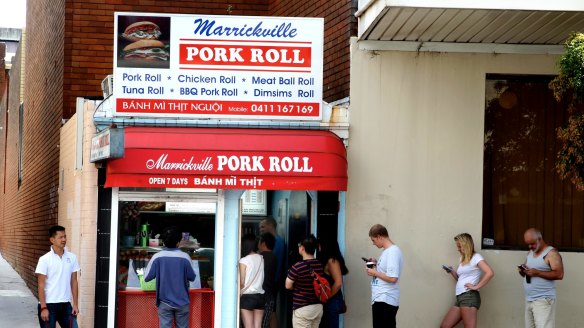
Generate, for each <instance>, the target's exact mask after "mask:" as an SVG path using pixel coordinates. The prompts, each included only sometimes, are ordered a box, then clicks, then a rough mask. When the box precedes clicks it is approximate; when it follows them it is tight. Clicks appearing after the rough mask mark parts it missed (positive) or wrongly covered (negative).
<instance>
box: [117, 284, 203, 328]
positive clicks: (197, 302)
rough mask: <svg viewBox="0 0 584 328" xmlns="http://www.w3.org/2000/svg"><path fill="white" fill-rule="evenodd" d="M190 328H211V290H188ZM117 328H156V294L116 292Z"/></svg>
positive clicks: (134, 291) (132, 291)
mask: <svg viewBox="0 0 584 328" xmlns="http://www.w3.org/2000/svg"><path fill="white" fill-rule="evenodd" d="M189 296H190V299H191V311H190V316H191V320H190V321H191V322H190V323H191V324H190V327H191V328H213V325H214V323H213V313H214V304H215V292H214V291H213V290H211V289H207V288H203V289H190V290H189ZM117 321H118V324H117V327H119V328H150V327H151V328H157V327H159V322H158V311H157V308H156V292H146V291H142V290H118V317H117Z"/></svg>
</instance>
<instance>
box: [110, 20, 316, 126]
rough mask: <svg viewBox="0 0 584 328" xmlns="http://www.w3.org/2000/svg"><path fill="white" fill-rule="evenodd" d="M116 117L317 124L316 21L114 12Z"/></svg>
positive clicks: (114, 94)
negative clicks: (311, 122)
mask: <svg viewBox="0 0 584 328" xmlns="http://www.w3.org/2000/svg"><path fill="white" fill-rule="evenodd" d="M115 31H116V36H115V40H116V42H114V83H113V85H114V93H113V97H115V109H114V111H115V112H114V115H116V116H132V117H173V118H195V119H196V118H229V119H240V120H241V119H245V120H248V119H269V120H273V119H279V120H320V119H321V118H322V111H321V102H322V71H323V36H324V20H323V19H322V18H298V17H293V18H289V17H286V18H284V17H251V16H207V15H166V14H164V15H163V14H151V13H116V14H115Z"/></svg>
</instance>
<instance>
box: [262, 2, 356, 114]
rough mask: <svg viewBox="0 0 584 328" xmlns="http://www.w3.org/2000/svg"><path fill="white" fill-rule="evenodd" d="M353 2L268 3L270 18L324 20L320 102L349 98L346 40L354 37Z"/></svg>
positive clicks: (348, 66)
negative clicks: (321, 96) (322, 74)
mask: <svg viewBox="0 0 584 328" xmlns="http://www.w3.org/2000/svg"><path fill="white" fill-rule="evenodd" d="M356 11H357V1H355V0H334V1H331V0H293V1H292V0H272V1H271V2H270V15H271V16H285V17H287V16H289V17H324V67H323V73H324V77H323V99H324V100H325V101H327V102H332V101H335V100H339V99H342V98H345V97H348V96H349V79H350V75H349V70H350V66H351V62H350V45H349V42H350V37H351V36H356V35H357V19H356V18H355V12H356Z"/></svg>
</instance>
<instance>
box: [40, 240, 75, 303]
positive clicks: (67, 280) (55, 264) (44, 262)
mask: <svg viewBox="0 0 584 328" xmlns="http://www.w3.org/2000/svg"><path fill="white" fill-rule="evenodd" d="M79 270H81V268H80V267H79V263H77V257H76V256H75V254H73V253H71V252H68V251H67V248H65V251H64V252H63V256H62V257H60V256H59V255H57V253H55V251H54V250H53V247H52V246H51V250H50V251H49V252H48V253H47V254H45V255H43V256H41V258H39V262H38V263H37V267H36V270H35V273H36V274H43V275H45V276H47V279H46V280H45V302H47V303H63V302H71V301H72V296H73V295H72V294H71V274H72V273H73V272H78V271H79Z"/></svg>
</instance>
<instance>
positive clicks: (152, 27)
mask: <svg viewBox="0 0 584 328" xmlns="http://www.w3.org/2000/svg"><path fill="white" fill-rule="evenodd" d="M118 35H119V40H118V54H117V57H118V58H117V66H118V67H138V68H169V67H170V60H169V58H170V44H169V43H170V42H169V38H170V17H162V16H160V17H159V16H153V17H143V16H119V17H118Z"/></svg>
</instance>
